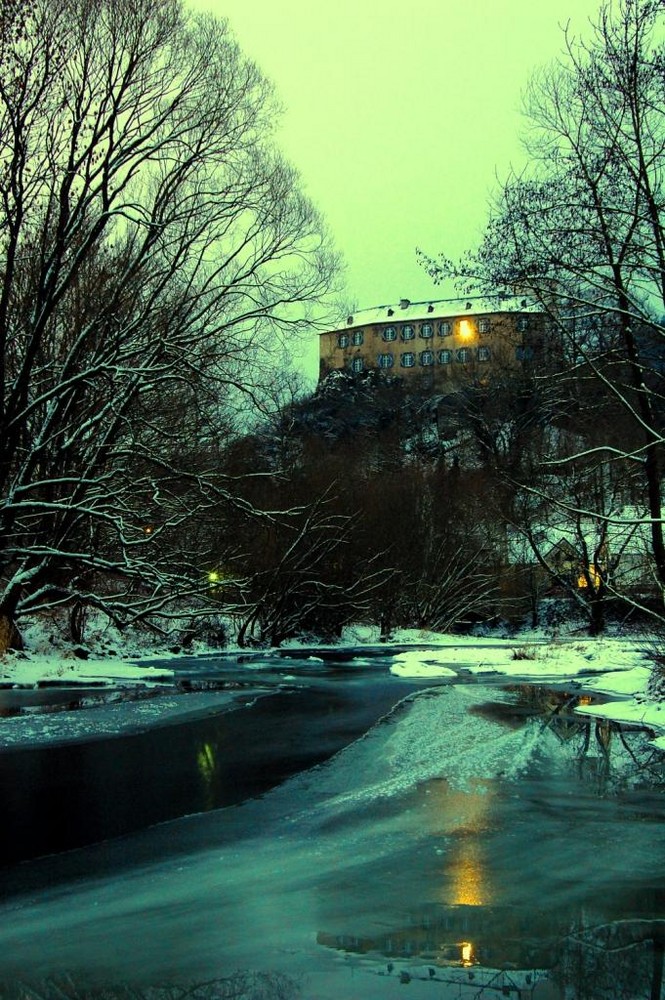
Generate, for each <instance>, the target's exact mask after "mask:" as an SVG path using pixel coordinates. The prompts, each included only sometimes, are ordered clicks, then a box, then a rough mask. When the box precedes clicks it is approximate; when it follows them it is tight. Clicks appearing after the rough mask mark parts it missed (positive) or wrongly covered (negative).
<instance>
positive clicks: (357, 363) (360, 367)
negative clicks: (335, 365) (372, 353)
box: [351, 358, 365, 373]
mask: <svg viewBox="0 0 665 1000" xmlns="http://www.w3.org/2000/svg"><path fill="white" fill-rule="evenodd" d="M364 368H365V362H364V361H363V359H362V358H353V359H352V361H351V371H352V372H356V373H357V372H361V371H364Z"/></svg>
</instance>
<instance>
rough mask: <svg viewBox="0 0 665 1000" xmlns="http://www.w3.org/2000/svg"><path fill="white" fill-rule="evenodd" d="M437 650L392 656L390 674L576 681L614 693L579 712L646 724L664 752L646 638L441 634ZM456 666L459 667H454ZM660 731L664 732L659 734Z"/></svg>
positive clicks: (663, 726)
mask: <svg viewBox="0 0 665 1000" xmlns="http://www.w3.org/2000/svg"><path fill="white" fill-rule="evenodd" d="M443 639H444V641H443V642H442V643H440V645H439V648H438V649H436V650H410V651H409V652H407V653H404V654H400V655H398V656H396V657H395V659H394V662H393V666H392V667H391V671H392V673H394V674H396V675H397V676H399V677H419V678H423V677H431V678H432V679H435V678H439V677H446V676H450V675H451V674H456V673H458V671H459V670H462V671H466V672H469V673H471V674H475V675H482V674H487V673H492V674H501V675H504V676H506V677H514V678H526V679H528V680H530V681H541V682H547V681H549V682H560V681H569V680H574V681H575V683H576V684H577V686H578V687H579V688H580V689H581V690H585V691H594V692H597V693H601V694H606V695H617V696H619V698H620V699H621V700H616V701H615V700H612V701H609V702H606V703H605V704H603V705H584V706H580V707H579V708H578V709H577V712H579V713H580V714H584V715H591V716H594V717H596V718H604V719H611V720H612V721H614V722H620V723H626V724H631V725H640V726H645V727H646V728H648V729H651V730H653V731H654V732H655V733H656V734H657V735H656V736H655V738H654V739H653V741H652V742H653V744H654V746H657V747H659V748H660V749H664V750H665V710H664V708H663V704H662V703H659V702H654V701H650V700H649V697H648V691H647V686H648V682H649V677H650V674H651V663H650V661H649V659H648V656H649V640H648V639H647V640H639V639H622V638H614V637H602V638H593V639H592V638H584V639H578V638H570V639H558V640H553V639H550V640H549V641H548V640H547V639H545V638H543V637H539V638H534V637H533V636H531V637H527V638H526V640H525V641H520V640H519V638H518V639H513V640H508V639H489V638H475V637H472V636H469V637H464V638H458V637H454V638H453V637H450V636H449V637H443ZM455 668H457V669H455ZM661 732H662V735H661V734H660V733H661Z"/></svg>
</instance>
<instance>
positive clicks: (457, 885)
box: [448, 837, 492, 906]
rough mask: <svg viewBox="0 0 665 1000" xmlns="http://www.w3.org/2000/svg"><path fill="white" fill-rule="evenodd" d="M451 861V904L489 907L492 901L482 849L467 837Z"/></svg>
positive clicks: (458, 846)
mask: <svg viewBox="0 0 665 1000" xmlns="http://www.w3.org/2000/svg"><path fill="white" fill-rule="evenodd" d="M456 846H457V849H456V850H455V851H453V856H452V857H451V859H450V868H449V872H448V875H449V878H450V889H451V896H450V902H451V903H453V904H455V905H456V906H487V904H488V903H489V902H490V899H491V895H492V894H491V890H490V886H489V878H488V874H489V873H488V871H487V869H486V866H485V859H484V857H483V852H482V848H481V847H480V845H479V844H478V843H476V842H474V841H473V839H471V838H468V837H465V838H464V839H463V841H462V842H461V843H460V844H459V845H456Z"/></svg>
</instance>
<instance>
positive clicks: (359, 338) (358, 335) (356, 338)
mask: <svg viewBox="0 0 665 1000" xmlns="http://www.w3.org/2000/svg"><path fill="white" fill-rule="evenodd" d="M364 339H365V338H364V336H363V332H362V330H354V331H353V333H352V334H351V343H352V344H353V346H354V347H360V345H361V344H362V342H363V340H364Z"/></svg>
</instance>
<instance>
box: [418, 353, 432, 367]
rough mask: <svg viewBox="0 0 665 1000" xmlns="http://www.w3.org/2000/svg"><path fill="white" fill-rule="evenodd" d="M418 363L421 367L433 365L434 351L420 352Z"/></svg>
mask: <svg viewBox="0 0 665 1000" xmlns="http://www.w3.org/2000/svg"><path fill="white" fill-rule="evenodd" d="M420 363H421V365H433V364H434V351H421V352H420Z"/></svg>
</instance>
